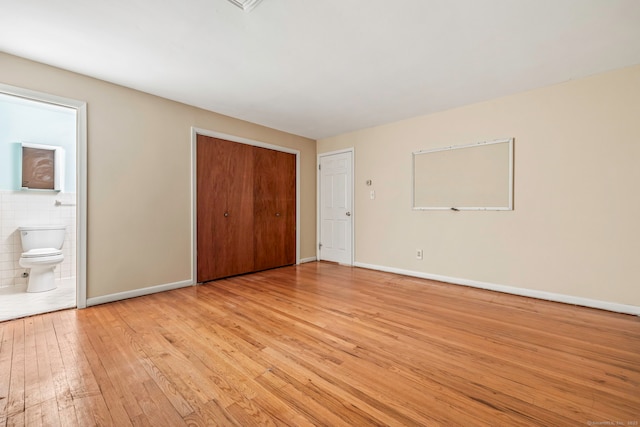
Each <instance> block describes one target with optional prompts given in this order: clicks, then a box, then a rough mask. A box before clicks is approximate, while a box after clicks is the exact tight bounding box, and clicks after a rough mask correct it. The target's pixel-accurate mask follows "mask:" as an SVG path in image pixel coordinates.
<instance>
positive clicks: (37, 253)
mask: <svg viewBox="0 0 640 427" xmlns="http://www.w3.org/2000/svg"><path fill="white" fill-rule="evenodd" d="M53 255H62V250H60V249H55V248H42V249H31V250H30V251H27V252H24V253H23V254H22V257H23V258H38V257H43V256H53Z"/></svg>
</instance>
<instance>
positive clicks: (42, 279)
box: [18, 225, 66, 292]
mask: <svg viewBox="0 0 640 427" xmlns="http://www.w3.org/2000/svg"><path fill="white" fill-rule="evenodd" d="M65 229H66V227H65V226H64V225H45V226H31V227H18V230H20V239H21V240H22V250H23V251H24V252H23V253H22V256H20V266H21V267H23V268H28V269H30V271H29V282H28V285H27V292H45V291H50V290H52V289H55V288H56V280H55V276H54V274H53V270H54V269H55V268H56V265H58V264H60V263H61V262H62V261H63V260H64V256H63V255H62V244H63V243H64V233H65Z"/></svg>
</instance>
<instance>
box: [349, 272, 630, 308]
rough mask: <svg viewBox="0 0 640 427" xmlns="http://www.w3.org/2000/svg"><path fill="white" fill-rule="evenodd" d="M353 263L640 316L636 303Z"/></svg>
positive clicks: (457, 283)
mask: <svg viewBox="0 0 640 427" xmlns="http://www.w3.org/2000/svg"><path fill="white" fill-rule="evenodd" d="M353 265H354V267H361V268H367V269H370V270H379V271H385V272H388V273H396V274H402V275H404V276H412V277H419V278H421V279H430V280H437V281H438V282H445V283H452V284H454V285H464V286H471V287H474V288H480V289H487V290H490V291H497V292H504V293H507V294H513V295H520V296H524V297H531V298H538V299H543V300H547V301H555V302H562V303H565V304H573V305H581V306H584V307H591V308H599V309H601V310H608V311H615V312H617V313H625V314H633V315H636V316H640V307H638V306H635V305H626V304H619V303H616V302H609V301H600V300H594V299H589V298H582V297H576V296H571V295H564V294H556V293H554V292H546V291H538V290H535V289H526V288H516V287H514V286H506V285H498V284H495V283H488V282H479V281H477V280H469V279H460V278H457V277H449V276H441V275H438V274H429V273H422V272H420V271H412V270H403V269H400V268H394V267H386V266H382V265H374V264H365V263H362V262H355V263H354V264H353Z"/></svg>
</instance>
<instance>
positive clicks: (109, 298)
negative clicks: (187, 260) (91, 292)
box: [87, 280, 195, 307]
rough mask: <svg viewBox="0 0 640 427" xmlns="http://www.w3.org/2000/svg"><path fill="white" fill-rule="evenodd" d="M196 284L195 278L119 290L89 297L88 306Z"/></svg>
mask: <svg viewBox="0 0 640 427" xmlns="http://www.w3.org/2000/svg"><path fill="white" fill-rule="evenodd" d="M194 284H195V283H194V282H193V280H183V281H182V282H175V283H167V284H164V285H157V286H149V287H148V288H142V289H134V290H132V291H125V292H118V293H116V294H109V295H103V296H100V297H93V298H87V307H90V306H92V305H99V304H106V303H108V302H114V301H120V300H123V299H129V298H135V297H141V296H143V295H150V294H155V293H158V292H164V291H170V290H173V289H178V288H186V287H187V286H193V285H194Z"/></svg>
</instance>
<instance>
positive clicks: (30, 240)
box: [18, 225, 66, 252]
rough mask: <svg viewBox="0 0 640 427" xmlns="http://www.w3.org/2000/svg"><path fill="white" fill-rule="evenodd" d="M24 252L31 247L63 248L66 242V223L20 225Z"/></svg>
mask: <svg viewBox="0 0 640 427" xmlns="http://www.w3.org/2000/svg"><path fill="white" fill-rule="evenodd" d="M18 230H19V231H20V240H21V241H22V250H23V252H27V251H30V250H31V249H43V248H54V249H62V244H63V243H64V233H65V230H66V226H64V225H38V226H28V227H18Z"/></svg>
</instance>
